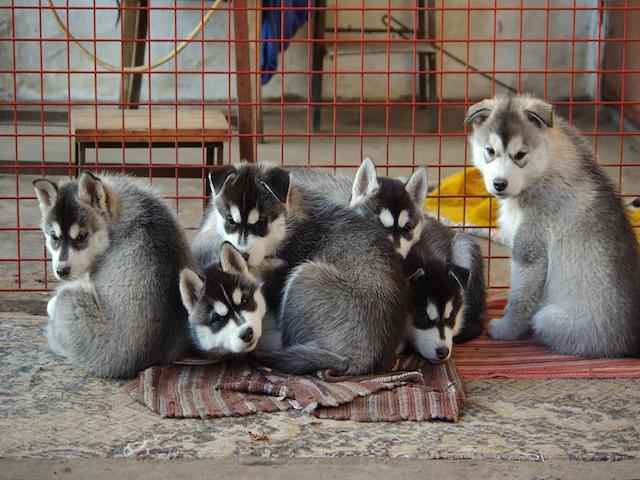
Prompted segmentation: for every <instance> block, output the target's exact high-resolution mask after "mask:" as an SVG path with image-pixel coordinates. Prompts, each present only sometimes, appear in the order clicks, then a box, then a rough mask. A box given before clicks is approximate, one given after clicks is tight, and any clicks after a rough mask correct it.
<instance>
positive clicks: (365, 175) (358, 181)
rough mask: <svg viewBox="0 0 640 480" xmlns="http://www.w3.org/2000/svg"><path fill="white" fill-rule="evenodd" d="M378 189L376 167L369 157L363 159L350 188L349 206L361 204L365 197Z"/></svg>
mask: <svg viewBox="0 0 640 480" xmlns="http://www.w3.org/2000/svg"><path fill="white" fill-rule="evenodd" d="M377 188H378V175H377V174H376V166H375V165H374V163H373V160H372V159H371V157H364V159H363V160H362V163H361V164H360V167H359V168H358V171H357V172H356V176H355V178H354V179H353V186H352V187H351V202H350V206H352V207H353V206H355V205H357V204H358V203H360V202H362V201H363V200H364V199H365V198H366V197H367V195H370V194H371V193H372V192H374V191H375V190H376V189H377Z"/></svg>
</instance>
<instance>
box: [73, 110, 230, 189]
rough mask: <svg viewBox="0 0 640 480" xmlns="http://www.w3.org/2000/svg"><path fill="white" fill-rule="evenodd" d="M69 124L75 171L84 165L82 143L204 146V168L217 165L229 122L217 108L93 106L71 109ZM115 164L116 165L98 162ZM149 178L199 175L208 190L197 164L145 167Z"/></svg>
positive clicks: (93, 145) (94, 145) (88, 145)
mask: <svg viewBox="0 0 640 480" xmlns="http://www.w3.org/2000/svg"><path fill="white" fill-rule="evenodd" d="M71 128H72V132H73V135H74V138H75V163H76V167H77V168H76V175H78V174H79V172H80V169H81V168H82V167H84V166H85V165H86V150H87V148H95V149H98V148H153V147H157V148H172V147H175V148H178V147H190V148H202V147H204V148H205V151H206V155H205V164H206V167H207V168H210V167H212V166H213V165H222V162H223V161H224V156H223V147H224V142H225V141H226V139H227V138H228V134H229V125H228V123H227V120H226V118H225V116H224V115H223V114H222V112H220V111H217V110H204V113H203V111H202V110H198V109H183V108H180V109H178V111H177V113H176V110H175V109H168V108H154V107H152V108H151V111H149V110H148V109H139V110H119V109H117V108H109V107H98V108H97V109H96V108H83V109H73V110H72V111H71ZM100 165H102V166H109V167H111V166H117V164H115V165H114V164H100ZM140 170H141V173H142V172H143V171H145V170H146V171H148V172H151V173H152V175H153V176H155V177H172V176H174V175H177V176H178V177H180V178H199V177H202V180H203V182H204V191H205V192H207V196H208V195H209V189H208V188H207V184H206V183H207V182H206V175H202V173H203V172H202V167H200V168H198V167H194V166H191V167H188V166H185V167H184V168H183V167H181V166H176V167H163V166H159V165H153V166H152V167H150V168H149V169H140Z"/></svg>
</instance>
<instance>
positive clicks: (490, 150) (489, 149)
mask: <svg viewBox="0 0 640 480" xmlns="http://www.w3.org/2000/svg"><path fill="white" fill-rule="evenodd" d="M486 151H487V155H489V156H490V157H493V156H494V155H495V154H496V151H495V150H494V149H493V148H491V147H487V148H486Z"/></svg>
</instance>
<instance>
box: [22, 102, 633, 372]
mask: <svg viewBox="0 0 640 480" xmlns="http://www.w3.org/2000/svg"><path fill="white" fill-rule="evenodd" d="M468 121H469V122H470V123H471V124H472V126H473V129H472V133H471V135H470V143H471V146H472V150H473V158H474V163H475V164H476V166H477V167H478V168H480V170H481V171H482V172H483V175H484V177H485V181H486V185H487V189H488V190H489V191H490V192H491V193H492V194H494V195H496V196H497V197H498V199H499V201H500V203H501V217H500V226H501V229H502V232H503V234H504V233H505V232H506V234H507V239H508V241H509V242H510V244H511V245H512V246H513V261H512V290H511V294H510V298H509V304H508V306H507V309H506V312H505V315H504V317H503V318H502V319H498V320H493V321H492V322H491V323H490V326H489V333H490V335H492V336H493V337H495V338H504V339H507V338H519V337H521V336H524V335H526V334H528V333H529V332H530V330H532V331H533V333H535V334H536V335H537V336H538V337H539V338H540V339H541V340H542V341H544V342H545V343H547V344H548V345H549V346H551V347H552V348H554V349H556V350H558V351H560V352H563V353H574V354H579V355H588V356H622V355H632V354H637V353H638V350H639V347H638V344H639V341H638V339H639V338H640V333H639V330H640V327H639V324H640V318H639V317H640V298H639V296H638V295H637V290H638V280H640V261H639V259H638V250H637V246H636V243H635V238H634V237H633V234H632V230H631V227H630V225H629V223H628V221H627V220H626V218H625V216H624V213H623V210H622V207H621V205H620V200H619V199H618V197H617V196H616V194H615V192H614V189H613V188H612V186H611V184H610V183H609V181H608V180H607V179H606V177H605V175H604V174H603V173H602V172H601V170H600V169H599V167H598V166H597V164H596V162H595V161H594V159H593V156H592V154H591V152H590V151H589V149H588V148H587V147H586V145H585V142H584V140H583V139H582V138H580V137H579V136H578V135H577V133H576V132H575V131H574V130H572V129H571V128H570V127H568V126H567V125H566V124H565V123H564V122H563V121H562V120H561V119H559V118H558V117H557V116H556V115H554V114H553V111H552V109H551V107H550V106H549V105H548V104H546V103H544V102H542V101H540V100H537V99H535V98H533V97H527V96H519V97H506V98H496V99H492V100H485V101H484V102H481V103H479V104H477V105H474V106H473V107H471V108H470V110H469V113H468ZM210 186H211V189H212V193H213V194H212V199H211V204H210V206H209V209H208V211H207V212H206V214H205V216H204V219H203V222H202V226H201V228H200V230H199V232H198V234H197V235H196V237H195V239H194V241H193V244H192V245H191V246H190V245H189V244H188V242H187V239H186V236H185V234H184V231H183V230H182V228H181V227H180V225H179V224H178V222H177V220H176V218H175V216H174V215H173V214H172V212H171V210H170V209H169V208H168V206H167V205H165V204H164V202H163V201H162V200H161V199H160V198H159V197H158V196H157V195H156V194H155V193H153V192H152V191H150V190H148V189H146V188H145V187H143V186H140V185H139V184H137V183H136V182H135V181H133V180H132V179H129V178H127V177H123V176H110V175H103V176H100V177H96V176H95V175H93V174H91V173H83V174H82V175H81V176H80V178H79V179H78V180H77V181H71V182H68V183H65V184H63V185H57V184H55V183H53V182H51V181H49V180H46V179H39V180H36V181H34V188H35V190H36V194H37V197H38V201H39V205H40V209H41V212H42V230H43V232H44V234H45V238H46V243H47V248H48V250H49V252H50V253H51V256H52V263H53V268H54V272H55V274H56V276H57V277H58V278H60V279H61V280H63V281H64V283H63V284H62V286H61V287H60V288H59V289H58V290H57V292H56V295H55V296H54V297H53V298H52V299H51V300H50V301H49V304H48V314H49V323H48V328H47V336H48V340H49V345H50V348H51V349H52V350H53V351H54V352H56V353H58V354H60V355H63V356H65V357H67V358H68V359H69V361H71V362H73V363H75V364H77V365H79V366H80V367H83V368H86V369H88V370H89V371H91V372H92V373H94V374H95V375H99V376H106V377H129V376H132V375H135V374H136V373H137V372H138V371H140V370H142V369H144V368H146V367H148V366H150V365H154V364H166V363H171V362H174V361H176V360H178V359H180V358H181V357H184V356H190V355H198V356H205V357H211V358H218V357H222V356H226V355H234V354H235V355H239V354H241V355H242V354H243V355H247V354H248V355H251V356H252V357H254V358H255V359H256V360H257V361H258V362H260V363H262V364H264V365H267V366H270V367H272V368H275V369H278V370H281V371H284V372H290V373H299V374H305V373H312V372H314V371H317V370H321V369H333V370H335V371H338V372H341V373H343V374H346V375H359V374H367V373H371V372H374V371H383V370H385V369H388V368H389V367H390V366H391V364H392V362H393V360H394V358H395V356H396V355H397V353H398V352H399V351H400V350H402V349H403V348H413V349H415V350H417V351H418V352H419V353H420V354H421V355H423V356H424V357H425V358H427V359H428V360H430V361H433V362H437V361H443V360H446V359H447V358H449V356H450V355H451V350H452V344H453V342H454V341H467V340H470V339H472V338H474V337H476V336H478V335H479V334H480V333H481V325H480V319H481V317H482V314H483V312H484V309H485V294H486V292H485V284H484V272H483V266H482V265H483V263H482V257H481V254H480V249H479V247H478V246H477V245H476V243H475V242H474V241H473V240H472V239H471V238H470V237H469V236H468V235H466V234H465V233H462V232H454V231H452V230H450V229H449V228H447V227H445V226H444V225H442V224H440V223H438V222H437V221H435V220H433V219H431V218H428V217H425V216H424V215H423V213H422V204H423V201H424V198H425V196H426V194H427V176H426V171H425V170H424V169H422V168H420V169H418V170H416V172H415V173H414V174H413V175H412V176H411V177H410V178H409V179H408V180H407V181H406V182H404V181H401V180H397V179H392V178H384V177H378V176H377V175H376V170H375V166H374V165H373V162H372V161H371V160H370V159H365V160H364V161H363V162H362V165H361V166H360V168H359V170H358V172H357V174H356V176H355V179H354V180H351V179H348V178H346V177H340V176H337V175H331V174H328V173H321V172H316V171H309V170H303V169H301V170H292V171H287V170H285V169H282V168H278V167H269V166H265V165H248V164H245V165H240V166H227V167H225V168H224V169H222V170H219V171H216V172H215V174H212V175H210ZM596 212H601V213H600V214H598V213H596ZM596 219H598V220H596ZM603 219H604V223H598V222H603Z"/></svg>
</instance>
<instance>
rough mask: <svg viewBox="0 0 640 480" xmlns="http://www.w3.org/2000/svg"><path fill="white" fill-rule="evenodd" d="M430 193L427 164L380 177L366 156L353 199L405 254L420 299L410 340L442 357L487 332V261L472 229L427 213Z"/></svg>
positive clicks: (430, 356)
mask: <svg viewBox="0 0 640 480" xmlns="http://www.w3.org/2000/svg"><path fill="white" fill-rule="evenodd" d="M426 194H427V175H426V171H425V170H424V169H423V168H421V169H418V170H416V172H415V173H414V174H413V175H412V176H411V177H410V178H409V180H408V181H407V182H406V183H405V182H402V181H400V180H396V179H393V178H384V177H382V178H378V177H377V175H376V170H375V166H374V164H373V162H372V161H371V159H369V158H365V160H364V161H363V162H362V165H361V166H360V168H359V169H358V172H357V174H356V177H355V180H354V182H353V192H352V196H351V205H352V206H353V207H354V208H356V209H358V210H359V211H360V212H362V213H364V214H365V215H368V216H370V217H372V218H375V219H377V220H378V221H379V222H380V224H381V225H382V227H383V228H384V229H385V231H386V232H387V234H388V237H389V239H390V241H391V242H392V243H393V245H394V248H395V249H396V252H398V253H399V254H400V255H401V256H402V257H404V258H405V261H404V269H405V273H406V274H407V276H409V277H410V278H412V282H411V283H412V287H413V295H414V299H415V303H414V306H415V312H414V315H413V317H414V323H413V325H412V327H411V328H410V330H409V339H410V342H411V343H412V344H413V346H414V347H415V348H416V350H418V351H419V352H420V353H421V354H422V355H423V356H424V357H425V358H427V359H428V360H430V361H442V360H446V359H448V358H449V356H450V354H451V350H452V342H453V341H455V342H457V343H461V342H465V341H468V340H471V339H473V338H475V337H477V336H478V335H480V333H481V330H482V329H481V320H482V315H483V314H484V311H485V308H486V299H485V296H486V288H485V281H484V265H483V262H482V255H481V252H480V247H479V246H478V245H477V244H476V243H475V242H474V241H473V240H472V239H471V237H470V236H469V235H467V234H465V233H462V232H460V233H454V232H453V231H452V230H451V229H450V228H448V227H447V226H445V225H443V224H442V223H440V222H438V221H436V220H434V219H432V218H429V217H427V216H426V215H424V214H423V213H422V205H423V204H424V199H425V197H426ZM407 247H408V250H407ZM416 272H421V273H420V274H419V275H417V276H416ZM452 307H455V308H452ZM438 352H439V353H438ZM445 352H446V353H445Z"/></svg>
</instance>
